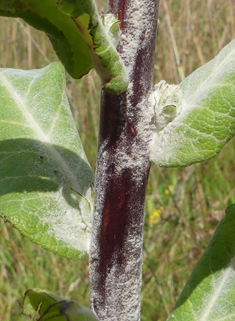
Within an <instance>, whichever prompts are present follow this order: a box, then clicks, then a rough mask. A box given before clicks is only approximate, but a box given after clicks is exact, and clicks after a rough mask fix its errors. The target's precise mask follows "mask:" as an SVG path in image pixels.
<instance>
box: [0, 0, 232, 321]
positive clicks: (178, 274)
mask: <svg viewBox="0 0 235 321" xmlns="http://www.w3.org/2000/svg"><path fill="white" fill-rule="evenodd" d="M98 4H99V8H100V11H103V12H105V7H106V6H105V2H104V1H101V0H100V1H98ZM234 14H235V2H234V0H214V1H211V0H207V1H206V0H201V1H200V0H197V1H196V0H181V1H180V0H161V3H160V10H159V28H158V37H157V46H156V60H155V75H154V76H155V83H156V82H158V81H160V80H162V79H165V80H166V81H167V82H169V83H179V82H180V81H181V80H183V79H184V78H185V77H186V76H187V75H189V74H190V73H191V72H192V71H194V70H195V69H196V68H197V67H199V66H201V65H202V64H204V63H205V62H207V61H209V60H210V59H212V58H213V56H214V55H215V54H217V53H218V52H219V50H221V49H222V48H223V46H225V45H226V44H227V43H228V42H229V41H230V40H232V39H233V38H234V36H235V28H234V26H235V18H234ZM0 24H1V28H0V53H1V55H0V67H2V68H6V67H8V68H9V67H12V68H23V69H30V68H40V67H44V66H46V65H47V64H48V63H50V62H52V61H55V60H56V57H55V54H54V52H53V50H52V47H51V44H50V42H49V40H48V39H47V37H46V36H45V35H44V34H42V33H40V32H38V31H36V30H34V29H32V28H30V27H29V26H27V25H26V24H25V23H23V22H22V21H21V20H19V19H14V20H13V19H6V18H1V19H0ZM67 83H68V88H67V93H68V97H69V100H70V103H71V108H72V111H73V115H74V118H75V121H76V124H77V127H78V129H79V133H80V135H81V138H82V141H83V143H84V147H85V150H86V152H87V155H88V159H89V160H90V163H91V165H92V167H93V169H94V168H95V158H96V148H97V137H98V119H99V99H100V84H99V79H98V78H97V76H96V74H95V72H94V71H91V72H90V73H89V74H88V75H87V76H85V77H84V78H83V79H82V80H78V81H75V80H73V79H71V78H69V77H67ZM233 145H234V139H233V140H231V141H230V142H229V143H228V144H227V145H226V146H225V147H224V149H223V150H222V152H221V153H220V154H219V156H218V157H217V158H216V159H212V160H211V161H208V162H205V163H203V164H196V165H193V166H190V167H188V168H186V169H181V168H180V169H164V168H158V167H157V166H154V165H153V166H152V169H151V172H150V178H149V185H148V190H147V200H146V222H145V231H144V234H145V244H144V262H143V286H142V321H151V320H154V321H162V320H166V317H167V315H168V314H169V313H170V311H171V309H172V308H173V306H174V304H175V301H176V299H177V297H178V295H179V294H180V292H181V290H182V288H183V286H184V284H185V282H186V280H187V278H188V276H189V274H190V271H191V270H192V268H193V266H194V265H195V263H196V262H197V260H198V259H199V258H200V256H201V254H202V252H203V251H204V249H205V248H206V245H207V244H208V241H209V240H210V238H211V235H212V233H213V231H214V229H215V227H216V225H217V223H218V222H219V221H220V220H221V218H222V217H223V216H224V209H225V208H226V207H227V206H228V205H229V204H231V203H233V202H235V186H234V171H235V168H234V159H235V151H234V148H233ZM32 287H40V288H46V289H48V290H50V291H54V292H56V293H57V294H59V295H61V296H63V297H66V298H69V299H72V300H75V301H77V302H80V303H82V304H84V305H87V306H89V282H88V260H87V258H85V259H84V260H83V261H73V260H66V259H64V258H60V257H59V256H57V255H54V254H52V253H49V252H47V251H45V250H43V249H41V248H40V247H39V246H37V245H34V244H32V243H31V242H30V241H28V240H27V239H25V238H23V237H22V236H21V235H20V233H19V232H18V231H16V230H15V229H14V228H12V227H11V225H9V224H6V223H4V222H3V220H0V320H3V321H23V320H27V317H26V316H23V315H21V300H22V295H23V293H24V291H25V290H26V289H28V288H32Z"/></svg>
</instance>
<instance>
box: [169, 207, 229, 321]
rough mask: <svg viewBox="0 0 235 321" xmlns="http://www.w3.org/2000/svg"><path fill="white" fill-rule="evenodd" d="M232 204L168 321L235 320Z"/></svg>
mask: <svg viewBox="0 0 235 321" xmlns="http://www.w3.org/2000/svg"><path fill="white" fill-rule="evenodd" d="M234 302H235V204H234V205H231V206H229V207H228V208H227V210H226V217H225V218H224V219H223V220H222V221H221V222H220V224H219V225H218V227H217V229H216V231H215V233H214V236H213V238H212V239H211V241H210V243H209V245H208V247H207V249H206V250H205V252H204V254H203V256H202V257H201V259H200V260H199V262H198V263H197V265H196V266H195V268H194V269H193V271H192V274H191V276H190V278H189V280H188V282H187V284H186V285H185V288H184V290H183V292H182V294H181V295H180V297H179V299H178V301H177V303H176V306H175V308H174V310H173V311H172V313H171V315H170V316H169V318H168V321H171V320H172V321H185V320H190V321H194V320H197V321H215V320H216V321H219V320H223V321H233V320H234V319H235V304H234Z"/></svg>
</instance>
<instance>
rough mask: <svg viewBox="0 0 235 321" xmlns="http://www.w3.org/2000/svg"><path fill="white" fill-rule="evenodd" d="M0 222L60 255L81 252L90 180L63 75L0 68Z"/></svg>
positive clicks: (56, 69) (58, 70)
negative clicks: (2, 220) (2, 219)
mask: <svg viewBox="0 0 235 321" xmlns="http://www.w3.org/2000/svg"><path fill="white" fill-rule="evenodd" d="M0 96H1V100H0V215H1V216H2V217H3V218H4V219H5V220H6V221H9V222H11V223H12V224H13V225H14V227H16V228H17V229H18V230H19V231H20V232H21V233H22V234H23V235H25V236H26V237H28V238H29V239H30V240H31V241H33V242H35V243H37V244H40V245H41V246H42V247H44V248H46V249H48V250H50V251H52V252H55V253H58V254H60V255H62V256H66V257H72V258H79V257H82V256H83V255H84V253H85V252H87V251H88V246H89V240H90V230H91V220H92V206H93V205H92V204H93V200H92V195H91V189H92V184H93V174H92V170H91V167H90V165H89V163H88V161H87V158H86V155H85V153H84V150H83V147H82V144H81V141H80V138H79V135H78V133H77V129H76V127H75V124H74V120H73V117H72V114H71V111H70V107H69V104H68V100H67V96H66V93H65V77H64V69H63V67H62V65H61V64H59V63H53V64H51V65H49V66H48V67H45V68H43V69H39V70H31V71H24V70H16V69H0Z"/></svg>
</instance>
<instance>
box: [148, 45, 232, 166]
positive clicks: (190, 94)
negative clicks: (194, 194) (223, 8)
mask: <svg viewBox="0 0 235 321" xmlns="http://www.w3.org/2000/svg"><path fill="white" fill-rule="evenodd" d="M152 99H154V100H155V102H154V105H155V119H154V123H155V125H156V129H155V132H154V141H153V144H152V149H151V154H150V159H151V161H152V162H154V163H156V164H157V165H159V166H167V167H172V166H188V165H190V164H193V163H197V162H202V161H205V160H207V159H210V158H212V157H214V156H216V155H217V154H218V153H219V152H220V150H221V149H222V148H223V146H224V145H225V144H226V142H227V141H228V140H230V139H231V138H232V137H233V136H234V134H235V40H233V41H231V42H230V43H229V44H228V45H227V46H226V47H224V48H223V50H221V52H220V53H219V54H218V55H217V56H216V57H215V58H214V59H213V60H211V61H210V62H208V63H207V64H205V65H203V66H202V67H200V68H199V69H197V70H196V71H195V72H194V73H192V74H191V75H190V76H188V77H187V78H186V79H185V80H184V81H183V82H182V83H181V84H179V85H168V84H166V83H164V82H160V83H159V84H158V85H157V86H156V90H155V91H154V93H153V96H152Z"/></svg>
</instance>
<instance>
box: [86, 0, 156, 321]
mask: <svg viewBox="0 0 235 321" xmlns="http://www.w3.org/2000/svg"><path fill="white" fill-rule="evenodd" d="M108 10H109V12H112V13H114V14H115V15H116V16H118V17H119V20H120V21H121V23H120V26H121V36H120V44H119V46H118V51H119V53H120V56H121V58H122V59H123V61H124V64H125V66H126V68H127V70H128V73H129V77H130V84H129V87H128V90H127V91H126V92H124V93H122V94H120V95H111V94H109V93H107V92H105V91H102V97H101V111H100V133H99V147H98V156H97V166H96V179H95V206H94V221H93V229H92V241H91V251H90V287H91V290H90V296H91V306H92V309H93V310H94V311H95V312H96V314H97V316H98V318H99V320H100V321H101V320H102V321H104V320H109V321H114V320H115V321H116V320H118V321H138V320H140V290H141V279H142V275H141V274H142V246H143V224H144V205H145V194H146V187H147V180H148V173H149V168H150V162H149V149H150V143H151V140H152V131H151V126H150V124H151V120H152V117H153V104H152V101H151V99H150V94H151V92H152V81H153V65H154V51H155V39H156V27H157V14H158V0H131V1H129V0H110V1H109V4H108Z"/></svg>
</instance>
